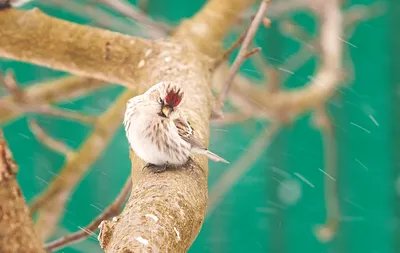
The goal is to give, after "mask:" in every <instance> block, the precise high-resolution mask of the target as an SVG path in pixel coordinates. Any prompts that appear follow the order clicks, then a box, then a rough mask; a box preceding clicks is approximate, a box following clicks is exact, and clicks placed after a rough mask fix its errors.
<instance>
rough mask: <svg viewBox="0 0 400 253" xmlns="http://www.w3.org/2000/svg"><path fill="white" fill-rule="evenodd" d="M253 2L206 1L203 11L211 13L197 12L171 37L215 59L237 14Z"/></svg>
mask: <svg viewBox="0 0 400 253" xmlns="http://www.w3.org/2000/svg"><path fill="white" fill-rule="evenodd" d="M255 2H256V1H255V0H230V1H228V0H222V1H215V0H214V1H207V2H206V4H205V5H204V6H203V10H212V11H211V12H208V11H199V12H197V13H196V15H195V16H194V17H192V18H191V19H189V20H186V21H183V22H182V23H181V24H180V25H179V27H177V28H176V30H175V32H174V34H173V37H174V38H175V39H177V40H178V41H180V42H181V43H185V44H187V45H189V46H191V47H193V48H195V49H197V50H198V51H200V52H202V53H204V54H206V55H208V56H210V57H212V58H216V56H218V55H220V53H221V43H222V41H223V40H224V39H225V36H226V35H227V34H228V32H229V31H230V30H231V29H232V26H233V24H235V23H236V22H237V20H238V16H239V14H240V13H241V12H242V11H244V10H246V9H247V8H248V7H250V6H251V5H252V4H253V3H255ZM227 6H229V8H227Z"/></svg>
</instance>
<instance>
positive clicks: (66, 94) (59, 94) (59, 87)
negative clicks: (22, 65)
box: [0, 77, 105, 123]
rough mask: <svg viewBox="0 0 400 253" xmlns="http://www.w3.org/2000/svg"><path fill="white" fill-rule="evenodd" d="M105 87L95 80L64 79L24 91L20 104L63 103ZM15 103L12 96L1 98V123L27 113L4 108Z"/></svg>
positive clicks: (30, 87) (32, 86)
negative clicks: (27, 102)
mask: <svg viewBox="0 0 400 253" xmlns="http://www.w3.org/2000/svg"><path fill="white" fill-rule="evenodd" d="M104 86H105V83H104V82H102V81H98V80H95V79H90V78H83V77H64V78H60V79H57V80H51V81H47V82H43V83H40V84H33V85H30V86H29V87H28V88H26V89H23V90H22V92H23V98H22V99H20V100H19V102H22V101H34V102H35V103H36V104H39V105H46V104H50V103H53V102H62V101H66V100H71V99H73V98H76V97H80V96H82V95H84V94H87V93H89V92H91V91H94V90H96V89H99V88H102V87H104ZM14 102H15V99H14V98H13V97H12V96H5V97H3V98H0V107H2V112H1V114H0V123H5V122H6V121H11V120H13V119H15V118H16V117H19V116H20V115H21V114H24V113H25V112H26V111H25V110H23V108H22V109H20V108H15V106H10V107H9V106H2V105H10V104H14ZM28 109H29V108H28Z"/></svg>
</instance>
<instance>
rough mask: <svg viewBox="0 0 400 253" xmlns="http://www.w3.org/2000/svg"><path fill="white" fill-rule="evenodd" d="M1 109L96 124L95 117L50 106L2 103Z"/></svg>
mask: <svg viewBox="0 0 400 253" xmlns="http://www.w3.org/2000/svg"><path fill="white" fill-rule="evenodd" d="M0 108H1V109H2V110H8V111H17V112H19V113H38V114H43V115H47V116H52V117H61V118H66V119H71V120H76V121H79V122H81V123H85V124H94V123H95V122H96V118H95V117H91V116H87V115H83V114H81V113H76V112H72V111H71V112H70V111H67V110H63V109H60V108H55V107H51V106H49V105H37V104H31V103H25V102H22V103H13V102H4V101H0Z"/></svg>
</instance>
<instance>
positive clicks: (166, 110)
mask: <svg viewBox="0 0 400 253" xmlns="http://www.w3.org/2000/svg"><path fill="white" fill-rule="evenodd" d="M161 111H162V113H163V114H164V115H165V117H169V115H170V114H171V112H172V107H171V106H168V105H165V106H163V108H162V109H161Z"/></svg>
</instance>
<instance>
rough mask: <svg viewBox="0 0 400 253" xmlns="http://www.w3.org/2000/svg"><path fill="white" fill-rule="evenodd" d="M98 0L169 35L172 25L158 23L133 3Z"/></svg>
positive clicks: (116, 0) (158, 31)
mask: <svg viewBox="0 0 400 253" xmlns="http://www.w3.org/2000/svg"><path fill="white" fill-rule="evenodd" d="M95 1H97V2H100V3H103V4H104V5H106V6H109V7H110V8H112V9H114V10H116V11H118V12H119V13H121V14H122V15H125V16H127V17H129V18H132V19H133V20H136V21H138V22H139V23H142V24H145V25H148V26H149V27H150V28H151V29H152V30H155V31H156V32H157V33H162V34H164V36H165V35H168V33H170V32H171V30H172V29H171V27H169V26H168V25H166V24H164V23H158V22H155V21H154V20H152V19H150V18H149V17H148V16H147V15H146V13H144V12H142V11H141V10H139V9H136V8H135V7H134V6H133V5H131V4H129V3H127V2H125V1H124V0H95Z"/></svg>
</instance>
